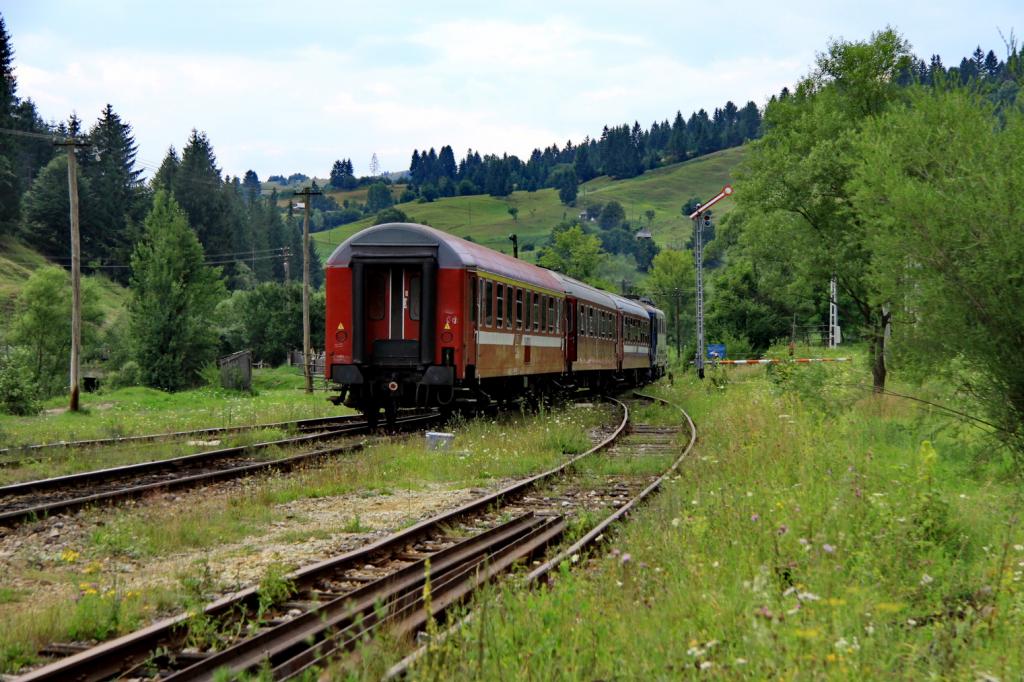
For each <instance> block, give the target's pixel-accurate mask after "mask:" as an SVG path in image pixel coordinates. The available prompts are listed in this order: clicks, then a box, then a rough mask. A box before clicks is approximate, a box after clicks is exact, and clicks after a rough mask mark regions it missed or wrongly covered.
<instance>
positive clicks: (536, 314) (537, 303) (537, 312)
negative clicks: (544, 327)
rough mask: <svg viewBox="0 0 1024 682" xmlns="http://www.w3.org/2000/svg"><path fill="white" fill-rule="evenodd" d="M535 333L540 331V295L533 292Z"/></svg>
mask: <svg viewBox="0 0 1024 682" xmlns="http://www.w3.org/2000/svg"><path fill="white" fill-rule="evenodd" d="M530 319H532V320H533V331H537V330H538V329H540V294H538V293H537V292H536V291H535V292H533V317H532V318H530Z"/></svg>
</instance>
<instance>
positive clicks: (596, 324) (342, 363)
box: [325, 223, 664, 419]
mask: <svg viewBox="0 0 1024 682" xmlns="http://www.w3.org/2000/svg"><path fill="white" fill-rule="evenodd" d="M326 274H327V311H326V312H327V315H326V326H327V329H326V331H327V334H326V337H325V338H326V346H327V347H326V349H325V351H326V357H327V361H326V362H325V371H326V374H327V378H328V379H329V380H330V381H331V382H332V383H334V384H335V385H336V386H337V387H338V388H340V390H341V392H342V395H341V396H339V397H340V398H343V399H345V401H346V403H347V404H349V405H352V406H354V407H357V408H358V409H360V410H362V411H364V412H365V413H367V414H368V415H369V416H370V417H371V419H375V418H376V415H377V413H378V411H379V410H380V408H382V407H383V408H385V409H386V410H387V411H388V413H389V417H393V415H394V412H395V411H396V410H397V408H398V407H402V406H450V405H452V404H453V403H454V402H456V401H463V400H464V401H476V402H478V403H480V402H488V401H491V400H506V399H509V398H516V397H520V396H522V395H523V394H524V393H527V394H532V393H538V392H544V391H549V390H555V389H568V388H572V387H577V386H584V385H585V386H601V385H605V384H609V383H611V382H612V381H614V380H621V379H626V380H629V381H633V382H640V381H644V380H648V379H650V378H656V377H657V376H660V374H661V373H662V372H663V369H664V365H663V364H662V365H661V366H659V365H658V364H657V361H658V356H657V354H656V353H655V349H656V345H655V344H656V341H657V338H658V336H657V333H656V332H655V329H656V325H657V316H658V315H660V314H661V313H660V311H658V310H657V309H656V308H653V307H652V306H649V305H645V304H642V303H639V302H636V301H632V300H629V299H626V298H623V297H620V296H616V295H614V294H609V293H608V292H604V291H601V290H599V289H595V288H593V287H590V286H589V285H586V284H584V283H582V282H578V281H576V280H574V279H572V278H569V277H566V276H564V275H560V274H558V273H555V272H552V271H549V270H546V269H544V268H540V267H537V266H535V265H531V264H529V263H526V262H524V261H521V260H518V259H516V258H512V257H511V256H508V255H505V254H502V253H499V252H497V251H493V250H491V249H488V248H486V247H484V246H481V245H479V244H476V243H473V242H469V241H466V240H464V239H460V238H458V237H455V236H453V235H450V234H447V233H445V232H441V231H440V230H435V229H433V228H431V227H427V226H424V225H415V224H411V223H388V224H384V225H377V226H375V227H371V228H368V229H366V230H363V231H362V232H359V233H357V234H355V235H353V236H352V237H351V238H349V239H348V240H346V241H345V242H344V243H343V244H341V245H340V246H339V247H338V248H337V249H336V250H335V251H334V253H333V254H332V255H331V257H330V258H329V259H328V262H327V273H326ZM662 319H663V316H662ZM663 326H664V325H663V322H662V327H663Z"/></svg>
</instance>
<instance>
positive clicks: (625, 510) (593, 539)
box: [384, 392, 697, 680]
mask: <svg viewBox="0 0 1024 682" xmlns="http://www.w3.org/2000/svg"><path fill="white" fill-rule="evenodd" d="M633 395H634V396H636V397H637V398H641V399H644V400H651V401H656V402H661V403H663V404H665V405H669V406H671V407H675V408H676V409H677V410H679V412H680V413H681V414H682V415H683V417H684V418H685V419H686V423H687V425H688V426H689V429H690V441H689V442H688V443H687V445H686V447H685V448H683V451H682V453H680V455H679V457H677V458H676V459H675V461H674V462H673V463H672V464H671V465H670V466H669V467H668V469H666V470H665V472H664V473H662V474H661V475H660V476H658V478H657V479H656V480H655V481H653V482H652V483H651V484H650V485H648V486H647V487H646V488H644V489H643V490H642V491H641V492H640V493H639V494H638V495H637V496H636V497H634V498H633V499H632V500H630V501H629V502H628V503H626V504H625V505H623V506H622V507H620V508H619V509H617V510H616V511H615V512H613V513H612V514H610V515H609V516H607V517H606V518H605V519H604V520H603V521H601V522H600V523H599V524H597V525H596V526H595V527H594V528H592V529H591V530H590V531H589V532H587V533H586V534H585V535H584V536H583V537H581V538H580V539H579V540H577V541H576V542H574V543H573V544H572V545H570V546H569V547H567V548H565V549H563V550H561V551H560V552H558V553H557V554H556V555H555V556H554V557H552V558H550V559H548V560H547V561H545V562H544V563H543V564H541V565H540V566H538V567H536V568H534V569H533V570H532V571H530V573H528V574H527V575H526V577H525V578H524V582H525V583H526V584H527V585H528V586H531V587H532V586H536V585H538V584H539V583H541V582H544V581H546V580H547V577H548V576H549V575H550V573H551V572H552V571H553V570H555V569H556V568H558V567H559V566H560V565H561V564H562V562H564V561H566V560H571V558H572V556H573V555H576V554H578V553H580V552H582V551H584V550H585V549H587V548H588V547H590V546H591V545H595V544H597V543H598V542H599V541H600V540H601V539H602V538H603V537H604V534H605V533H606V532H607V530H608V528H609V527H610V526H611V525H612V524H614V523H615V522H617V521H619V520H620V519H622V518H623V517H624V516H626V515H628V514H629V513H630V512H631V511H632V510H633V509H634V508H636V507H637V505H639V504H640V503H641V502H642V501H643V500H644V499H645V498H647V497H648V496H649V495H650V494H651V493H653V492H655V491H656V490H658V489H659V488H660V487H661V485H662V484H663V483H664V482H665V480H666V479H667V478H668V477H669V476H670V475H672V474H673V473H674V472H675V471H676V470H677V469H678V468H679V465H680V464H682V462H683V460H684V459H685V458H686V457H687V456H688V455H689V454H690V452H691V451H692V450H693V447H694V445H695V444H696V443H697V426H696V425H695V424H694V423H693V419H692V418H691V417H690V415H689V414H688V413H687V412H686V410H684V409H683V408H681V407H679V406H678V405H674V404H673V403H671V402H669V401H668V400H665V399H664V398H659V397H657V396H651V395H646V394H643V393H639V392H634V393H633ZM474 614H475V612H470V613H468V614H466V615H465V616H464V617H462V618H461V619H460V620H459V621H458V622H456V623H454V624H453V625H451V626H449V627H448V628H446V629H445V630H443V631H442V632H440V633H438V634H437V635H436V636H435V637H434V638H433V640H432V641H431V643H430V644H429V645H423V646H420V647H418V648H417V649H415V650H414V651H413V652H411V653H410V654H409V655H407V656H406V657H405V658H403V659H402V660H401V661H399V662H398V663H396V664H395V665H393V666H391V668H389V669H388V671H387V673H386V674H385V675H384V679H385V680H393V679H397V678H400V677H403V676H405V675H406V673H408V672H409V669H410V668H411V667H412V666H413V665H414V664H415V663H416V662H417V661H419V660H420V659H421V658H423V656H425V655H426V654H427V652H428V651H429V649H430V647H431V646H436V645H437V644H439V643H441V642H443V641H444V640H446V639H448V637H451V636H452V635H454V634H456V633H458V632H460V631H461V630H462V629H464V628H465V627H466V625H468V624H469V623H470V622H472V620H473V618H474Z"/></svg>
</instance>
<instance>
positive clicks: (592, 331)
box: [587, 308, 597, 336]
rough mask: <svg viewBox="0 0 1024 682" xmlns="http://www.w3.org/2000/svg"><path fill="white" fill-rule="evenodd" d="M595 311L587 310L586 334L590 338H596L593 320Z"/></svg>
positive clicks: (595, 325) (595, 324)
mask: <svg viewBox="0 0 1024 682" xmlns="http://www.w3.org/2000/svg"><path fill="white" fill-rule="evenodd" d="M595 312H596V311H595V310H594V309H593V308H587V332H588V334H589V335H590V336H597V323H596V321H595V320H594V318H595V317H597V316H596V315H594V313H595Z"/></svg>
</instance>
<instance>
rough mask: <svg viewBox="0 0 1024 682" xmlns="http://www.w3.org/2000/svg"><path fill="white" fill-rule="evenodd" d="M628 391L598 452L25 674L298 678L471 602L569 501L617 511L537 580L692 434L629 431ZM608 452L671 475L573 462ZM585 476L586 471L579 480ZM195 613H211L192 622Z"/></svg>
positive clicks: (539, 574) (57, 649)
mask: <svg viewBox="0 0 1024 682" xmlns="http://www.w3.org/2000/svg"><path fill="white" fill-rule="evenodd" d="M615 402H618V401H615ZM618 404H619V405H621V406H622V410H623V416H622V419H621V422H620V423H619V424H618V426H617V428H616V429H615V431H614V433H612V434H611V435H610V436H608V437H607V438H605V439H604V440H603V441H602V442H600V443H598V444H597V445H596V446H594V447H593V448H591V449H590V450H588V451H587V452H585V453H582V454H580V455H577V456H575V457H573V458H571V459H569V460H568V461H566V462H565V463H564V464H562V465H561V466H559V467H555V468H553V469H551V470H549V471H546V472H544V473H541V474H538V475H536V476H533V477H530V478H527V479H525V480H523V481H520V482H518V483H516V484H514V485H511V486H509V487H507V488H504V489H502V490H500V491H498V492H496V493H493V494H491V495H487V496H484V497H481V498H478V499H476V500H474V501H472V502H469V503H467V504H465V505H463V506H461V507H459V508H457V509H454V510H451V511H448V512H445V513H443V514H440V515H438V516H435V517H433V518H431V519H428V520H425V521H422V522H420V523H418V524H416V525H414V526H412V527H410V528H408V529H405V530H403V531H401V532H399V533H396V534H393V535H391V536H388V537H386V538H383V539H381V540H378V541H377V542H374V543H372V544H370V545H367V546H365V547H362V548H359V549H357V550H353V551H350V552H347V553H345V554H342V555H340V556H336V557H333V558H330V559H327V560H325V561H322V562H320V563H317V564H313V565H311V566H307V567H305V568H302V569H300V570H298V571H295V572H293V573H292V574H290V575H289V577H288V585H289V586H290V589H289V596H288V597H287V599H286V600H285V601H279V602H278V603H275V604H273V605H272V606H271V607H270V608H269V609H266V608H261V607H260V594H259V591H258V589H257V588H250V589H247V590H244V591H242V592H238V593H236V594H233V595H229V596H227V597H224V598H222V599H220V600H218V601H216V602H214V603H212V604H210V605H209V606H207V607H206V609H205V610H204V612H203V613H201V614H181V615H178V616H175V617H172V618H167V619H164V620H162V621H159V622H157V623H154V624H153V625H151V626H149V627H147V628H145V629H143V630H139V631H138V632H135V633H132V634H129V635H126V636H123V637H121V638H118V639H116V640H112V641H110V642H106V643H103V644H100V645H98V646H93V647H87V646H84V645H81V646H80V645H75V644H70V645H69V644H60V645H54V646H51V647H50V648H49V649H48V650H46V651H44V653H46V654H49V655H52V656H54V657H57V656H63V658H60V659H59V660H55V661H54V662H52V663H50V664H48V665H45V666H44V667H41V668H38V669H36V670H33V671H31V672H28V673H26V674H25V675H24V676H22V677H20V678H17V679H19V680H24V681H25V682H28V681H35V680H90V681H92V680H107V679H115V678H116V679H125V678H128V679H160V680H172V679H173V680H200V679H213V677H214V676H215V675H217V676H224V675H231V674H234V675H237V674H242V673H244V672H247V671H249V672H251V671H254V670H260V671H262V674H266V672H267V671H269V673H270V675H269V677H270V678H271V679H291V678H294V677H296V676H297V675H300V674H302V673H304V672H305V671H308V670H310V669H311V668H316V667H319V666H322V665H323V664H324V663H325V662H327V661H328V660H329V659H331V658H332V657H334V656H336V655H337V654H339V653H340V652H343V651H349V650H351V649H352V648H354V646H355V644H356V643H357V642H359V641H361V640H362V639H363V638H364V637H365V636H366V635H367V634H368V633H370V632H371V631H373V630H375V629H377V628H379V627H388V628H389V630H390V631H391V632H393V633H395V634H397V635H399V636H401V635H412V634H414V633H416V632H419V631H421V630H422V629H423V627H424V626H425V624H426V623H427V622H428V620H429V619H430V618H436V617H438V616H440V615H442V614H443V612H444V611H445V610H446V609H447V608H448V607H450V606H452V605H454V604H458V603H462V602H464V601H465V600H466V599H467V598H468V597H469V596H470V595H471V594H472V593H473V591H474V590H475V589H476V588H477V587H479V586H480V585H483V584H485V583H487V582H489V581H491V580H494V579H495V578H496V577H497V576H499V575H500V574H501V573H502V572H504V571H506V570H507V569H508V568H510V567H511V566H513V565H515V564H517V563H521V562H523V561H524V560H527V559H529V558H530V557H533V556H536V555H538V554H539V553H540V552H542V551H544V550H545V549H546V548H548V547H551V546H553V545H554V544H555V543H557V542H558V541H559V539H560V538H562V537H563V535H564V534H565V532H566V529H567V528H568V525H569V520H570V516H571V515H572V514H574V513H579V512H582V511H584V510H587V511H594V510H598V509H603V510H605V511H607V512H608V513H607V514H606V516H605V517H604V519H603V520H602V521H600V522H599V523H597V524H596V525H594V526H593V527H592V528H591V529H590V530H589V532H587V533H586V534H585V535H583V537H581V538H580V539H578V540H577V541H576V542H574V543H573V544H572V545H571V546H570V547H569V548H567V549H565V550H563V551H562V552H560V553H558V554H557V555H556V556H554V557H552V558H551V559H550V560H548V561H546V562H545V563H544V564H542V565H541V566H539V567H538V568H537V569H535V570H534V571H532V572H531V573H530V575H529V577H528V580H529V581H531V582H536V581H539V580H541V579H543V576H544V575H546V574H547V572H549V571H550V570H552V568H553V567H554V566H557V565H558V562H560V561H561V560H563V558H564V557H566V556H569V554H570V553H573V552H578V551H581V550H582V549H584V548H586V547H587V546H588V545H590V544H593V543H594V542H596V541H597V540H598V538H600V537H602V536H603V535H604V533H605V531H606V530H607V528H608V527H609V526H610V525H611V524H612V523H614V522H615V521H616V520H618V519H621V518H622V517H623V516H624V515H626V514H627V513H629V511H630V510H632V509H633V508H635V506H636V505H637V504H639V503H640V502H641V501H642V500H643V499H644V498H645V497H646V496H647V495H649V494H650V493H652V492H653V491H654V490H656V489H657V488H658V486H660V485H661V483H662V482H663V481H664V480H665V478H666V477H667V476H668V475H669V474H670V473H671V472H672V471H674V469H675V468H676V467H678V465H679V463H680V462H681V461H682V459H683V457H684V456H685V455H686V454H687V453H688V452H689V450H690V448H692V446H693V443H694V441H695V439H696V431H695V429H694V428H693V425H692V422H689V418H688V417H686V420H687V421H688V422H689V426H690V428H691V433H692V436H691V438H690V441H689V444H688V445H687V446H686V447H685V449H682V448H680V447H679V446H678V445H677V444H675V442H674V441H675V439H676V438H677V435H678V432H679V431H680V429H679V428H664V427H652V426H647V425H633V426H632V431H631V432H630V429H629V428H628V427H629V416H628V415H629V412H628V408H627V407H626V405H625V404H623V403H621V402H620V403H618ZM684 414H685V413H684ZM599 452H604V453H607V456H608V457H609V458H630V457H664V458H666V459H669V460H671V464H670V465H669V466H668V467H667V468H666V469H665V470H664V471H663V472H662V473H661V474H660V475H644V474H642V475H624V476H603V475H597V476H596V478H595V476H594V475H593V474H594V472H590V476H589V477H590V478H591V479H595V480H597V484H596V485H590V484H588V483H587V482H586V480H585V479H586V478H587V477H588V476H587V475H582V476H578V475H576V474H574V473H573V472H577V471H580V470H582V469H583V467H584V466H585V463H586V462H588V461H592V460H593V459H594V458H595V456H596V455H597V453H599ZM588 458H591V459H590V460H588ZM574 476H575V477H576V478H578V479H579V480H572V479H573V477H574ZM541 486H546V487H545V488H541ZM428 584H429V589H428ZM427 595H429V596H427ZM425 597H426V598H425ZM264 606H265V605H264ZM210 622H217V623H219V626H218V628H216V632H217V635H216V636H214V637H213V638H212V639H209V638H208V639H206V640H205V641H197V639H196V636H195V635H196V632H197V631H198V632H206V633H209V632H210V629H209V627H208V626H209V623H210ZM197 623H202V624H203V627H198V628H197V627H195V625H196V624H197ZM416 656H417V655H416V654H414V655H413V656H411V657H410V658H408V659H406V660H405V661H403V662H402V663H400V664H399V665H398V666H396V668H394V669H393V670H392V674H395V675H398V674H401V673H402V671H404V670H405V669H406V668H407V667H408V666H409V665H411V664H412V663H413V662H414V661H415V660H416ZM261 679H263V678H262V677H261Z"/></svg>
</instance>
